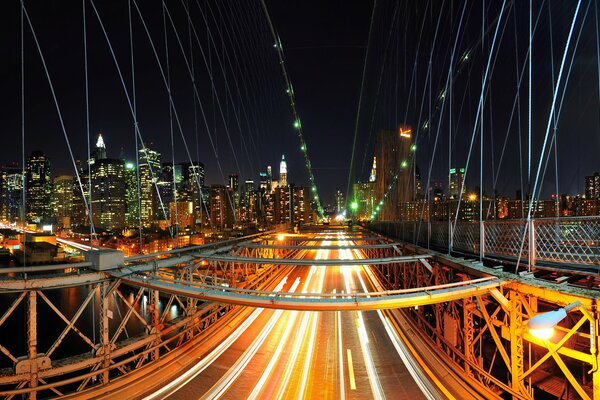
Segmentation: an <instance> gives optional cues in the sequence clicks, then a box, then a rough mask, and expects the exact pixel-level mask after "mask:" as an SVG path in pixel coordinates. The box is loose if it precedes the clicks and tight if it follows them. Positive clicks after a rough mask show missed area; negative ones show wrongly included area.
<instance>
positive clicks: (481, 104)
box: [450, 0, 506, 235]
mask: <svg viewBox="0 0 600 400" xmlns="http://www.w3.org/2000/svg"><path fill="white" fill-rule="evenodd" d="M505 6H506V0H503V1H502V8H501V9H500V13H499V15H498V22H497V23H496V28H495V30H494V38H493V40H492V45H491V47H490V53H489V56H488V61H487V65H486V68H485V74H484V78H483V85H482V87H481V94H480V96H479V103H478V106H477V113H476V114H475V123H474V126H473V133H472V135H471V144H470V146H469V153H468V156H467V163H466V166H465V173H464V175H463V181H462V182H461V187H460V192H459V196H458V205H457V208H456V214H455V216H454V226H456V222H457V220H458V213H459V211H460V205H461V201H462V194H463V191H464V189H465V181H466V179H467V174H468V172H469V161H470V160H471V153H472V149H473V142H474V141H475V136H476V132H477V122H478V120H479V118H480V115H481V112H482V108H483V98H484V95H485V86H486V84H487V79H488V73H489V70H490V64H491V62H492V59H493V57H492V56H493V54H494V50H495V48H496V39H497V37H498V31H499V29H500V25H501V22H502V17H503V15H504V9H505ZM450 234H451V235H454V229H452V232H450Z"/></svg>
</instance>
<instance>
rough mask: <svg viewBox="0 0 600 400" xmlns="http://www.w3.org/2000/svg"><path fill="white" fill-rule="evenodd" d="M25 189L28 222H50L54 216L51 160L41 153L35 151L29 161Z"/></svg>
mask: <svg viewBox="0 0 600 400" xmlns="http://www.w3.org/2000/svg"><path fill="white" fill-rule="evenodd" d="M25 188H26V192H27V201H26V214H27V220H28V221H29V222H35V223H39V222H45V221H48V220H49V219H50V217H51V214H52V207H51V203H50V198H51V196H52V179H51V170H50V159H49V158H48V157H46V156H45V155H44V153H43V152H41V151H34V152H33V153H31V156H29V158H28V159H27V171H26V176H25Z"/></svg>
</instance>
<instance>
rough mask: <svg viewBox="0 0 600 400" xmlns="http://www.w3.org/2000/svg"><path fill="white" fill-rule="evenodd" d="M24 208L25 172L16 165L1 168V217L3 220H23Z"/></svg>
mask: <svg viewBox="0 0 600 400" xmlns="http://www.w3.org/2000/svg"><path fill="white" fill-rule="evenodd" d="M22 209H23V173H22V171H21V168H20V167H18V166H16V165H9V166H3V167H2V168H1V169H0V212H1V214H0V217H1V219H2V220H3V221H8V222H14V221H20V220H21V211H22Z"/></svg>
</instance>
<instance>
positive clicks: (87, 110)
mask: <svg viewBox="0 0 600 400" xmlns="http://www.w3.org/2000/svg"><path fill="white" fill-rule="evenodd" d="M82 6H83V64H84V79H85V131H86V139H87V140H86V143H87V165H88V196H89V197H88V199H89V200H88V205H89V208H87V209H86V211H87V213H88V215H91V216H92V217H90V247H92V248H93V247H94V242H93V238H94V236H95V234H96V232H95V229H94V219H93V213H92V164H91V163H90V160H91V159H92V153H91V149H90V142H91V140H90V91H89V79H88V47H87V18H86V13H85V0H82ZM84 196H85V195H84ZM96 243H97V244H98V250H100V240H99V239H98V237H97V236H96Z"/></svg>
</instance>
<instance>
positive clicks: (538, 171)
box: [516, 0, 589, 271]
mask: <svg viewBox="0 0 600 400" xmlns="http://www.w3.org/2000/svg"><path fill="white" fill-rule="evenodd" d="M580 6H581V0H578V2H577V6H576V8H575V12H574V15H573V20H572V22H571V27H570V28H569V35H568V37H567V40H566V43H565V48H564V51H563V55H562V60H561V63H560V69H559V72H558V77H557V79H556V82H557V84H556V86H555V88H554V91H553V95H552V104H551V107H550V115H549V116H548V124H547V127H546V133H545V135H544V142H543V145H542V150H541V152H540V160H539V162H538V166H537V172H536V177H535V181H534V185H533V195H532V196H531V198H530V200H529V206H528V210H527V225H526V228H525V229H524V231H523V235H522V239H521V247H520V251H519V255H518V258H517V264H516V265H517V268H518V266H519V263H520V261H521V255H522V252H523V247H524V244H525V238H526V236H527V232H528V230H529V229H531V227H530V225H531V224H530V222H531V218H532V213H531V209H532V207H533V201H534V197H535V193H536V192H537V190H538V183H539V178H540V172H541V168H542V164H543V161H544V160H543V158H544V155H545V153H546V147H547V144H548V137H549V134H550V128H551V127H552V116H553V114H554V112H555V105H556V99H557V97H558V91H559V88H560V83H561V81H562V75H563V72H564V66H565V62H566V58H567V53H568V51H569V47H570V44H571V38H572V36H573V30H574V28H575V23H576V21H577V16H578V14H579V8H580ZM587 9H589V3H588V7H587V8H586V10H587ZM582 24H583V23H582ZM565 86H566V82H565ZM530 270H531V262H529V263H528V271H530Z"/></svg>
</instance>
